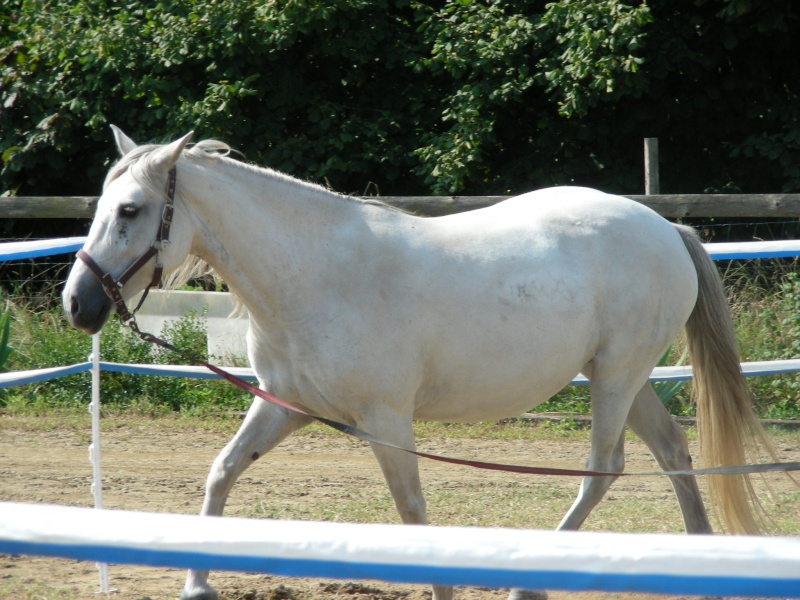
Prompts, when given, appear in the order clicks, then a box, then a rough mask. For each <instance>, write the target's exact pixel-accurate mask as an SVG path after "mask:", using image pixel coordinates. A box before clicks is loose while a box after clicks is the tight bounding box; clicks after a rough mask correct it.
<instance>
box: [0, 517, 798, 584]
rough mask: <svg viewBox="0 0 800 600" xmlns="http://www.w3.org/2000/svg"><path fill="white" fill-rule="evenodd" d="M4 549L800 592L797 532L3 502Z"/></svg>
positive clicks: (324, 572)
mask: <svg viewBox="0 0 800 600" xmlns="http://www.w3.org/2000/svg"><path fill="white" fill-rule="evenodd" d="M0 553H5V554H30V555H38V556H58V557H63V558H72V559H79V560H95V561H97V560H103V561H107V562H110V563H121V564H138V565H149V566H160V567H176V568H197V569H213V570H226V571H245V572H261V573H271V574H276V575H287V576H293V577H332V578H337V579H381V580H384V581H394V582H404V583H434V584H439V585H459V586H480V587H489V588H507V587H520V588H524V589H550V590H570V591H585V590H600V591H608V592H622V591H625V592H647V593H657V594H680V595H698V596H701V595H711V596H715V597H719V596H759V597H781V598H800V539H798V538H787V537H744V536H686V535H667V534H655V535H654V534H647V535H645V534H620V533H597V532H591V533H588V532H553V531H532V530H519V529H489V528H462V527H409V526H403V525H354V524H349V523H320V522H307V521H273V520H265V519H257V520H254V519H239V518H232V517H229V518H225V519H219V518H209V517H198V516H190V515H175V514H163V513H160V514H159V513H137V512H127V511H106V510H101V511H97V510H92V509H86V508H70V507H58V506H46V505H31V504H11V503H7V504H3V503H0Z"/></svg>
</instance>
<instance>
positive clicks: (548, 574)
mask: <svg viewBox="0 0 800 600" xmlns="http://www.w3.org/2000/svg"><path fill="white" fill-rule="evenodd" d="M0 553H2V554H9V555H30V556H51V557H60V558H70V559H74V560H83V561H95V562H103V563H109V564H128V565H143V566H148V567H169V568H179V569H202V570H206V569H208V570H215V571H234V572H242V573H269V574H272V575H282V576H286V577H325V578H332V579H359V580H362V579H374V580H379V581H389V582H394V583H409V584H432V585H458V586H471V587H487V588H509V587H516V588H522V589H547V590H566V591H574V592H581V591H586V590H595V591H602V592H640V593H651V594H670V595H673V594H674V595H691V596H707V595H710V596H714V597H726V596H758V597H761V598H778V597H780V598H800V580H798V579H785V578H774V579H773V578H763V577H747V576H745V575H742V576H739V577H735V576H729V575H728V576H725V575H715V574H709V575H706V576H695V575H680V574H651V573H625V572H613V571H605V572H601V573H597V572H582V571H580V570H573V571H566V570H565V571H548V570H543V571H540V570H537V569H536V566H535V565H531V568H530V570H525V571H521V570H517V569H501V568H486V569H481V568H476V567H475V566H470V567H469V568H463V567H452V566H429V565H424V564H398V565H393V564H385V563H369V562H356V561H343V560H342V561H339V560H326V561H323V560H315V559H302V558H296V559H288V558H280V557H275V556H269V557H265V556H250V555H221V554H220V555H215V554H208V553H203V552H180V551H173V550H167V551H160V550H154V549H148V548H126V547H124V546H104V545H97V546H94V545H82V544H81V545H69V544H56V543H52V544H42V543H27V542H16V541H6V540H2V539H0Z"/></svg>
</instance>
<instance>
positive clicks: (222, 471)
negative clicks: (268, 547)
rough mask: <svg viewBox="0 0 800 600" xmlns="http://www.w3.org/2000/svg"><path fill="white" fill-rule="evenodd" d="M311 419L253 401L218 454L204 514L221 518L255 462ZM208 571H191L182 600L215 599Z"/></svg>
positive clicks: (258, 400)
mask: <svg viewBox="0 0 800 600" xmlns="http://www.w3.org/2000/svg"><path fill="white" fill-rule="evenodd" d="M310 420H311V419H310V417H307V416H305V415H300V414H298V413H293V412H289V411H287V410H285V409H283V408H281V407H279V406H275V405H274V404H270V403H268V402H266V401H264V400H262V399H260V398H256V399H254V400H253V404H252V405H251V406H250V410H248V411H247V416H246V417H245V419H244V422H243V423H242V425H241V427H240V428H239V431H238V432H237V433H236V435H235V436H234V437H233V439H232V440H231V441H230V442H228V444H227V445H226V446H225V448H223V450H222V452H220V453H219V455H218V456H217V458H216V459H214V463H213V464H212V465H211V470H210V472H209V474H208V480H207V481H206V496H205V500H204V501H203V508H202V511H201V514H202V515H207V516H219V515H221V514H222V511H223V508H224V507H225V501H226V500H227V498H228V494H229V493H230V490H231V488H232V487H233V484H234V483H235V482H236V479H237V478H238V477H239V475H241V474H242V472H243V471H244V470H245V469H246V468H247V467H248V466H250V465H251V464H252V463H253V461H255V460H256V459H258V458H259V457H260V456H263V455H264V454H265V453H266V452H268V451H269V450H271V449H272V448H274V447H275V446H277V445H278V444H279V443H280V442H281V440H283V439H285V438H286V436H288V435H289V434H290V433H292V432H293V431H296V430H297V429H299V428H301V427H303V426H304V425H307V424H308V423H309V422H310ZM207 580H208V571H194V570H192V571H189V574H188V575H187V576H186V583H185V584H184V586H183V591H182V592H181V598H182V599H183V600H216V598H218V595H217V592H216V591H215V590H214V589H213V588H212V587H211V586H209V585H208V581H207Z"/></svg>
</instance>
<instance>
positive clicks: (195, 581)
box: [63, 128, 760, 600]
mask: <svg viewBox="0 0 800 600" xmlns="http://www.w3.org/2000/svg"><path fill="white" fill-rule="evenodd" d="M114 135H115V138H116V142H117V145H118V147H119V150H120V152H121V153H122V159H121V160H120V161H119V162H118V163H117V164H116V165H115V166H114V167H113V168H112V169H111V170H110V172H109V174H108V176H107V179H106V181H105V186H104V190H103V195H102V197H101V198H100V201H99V203H98V205H97V213H96V216H95V219H94V222H93V224H92V227H91V230H90V232H89V237H88V241H87V242H86V245H85V247H84V250H85V252H86V253H87V254H88V255H90V256H92V257H93V258H94V261H95V262H96V265H99V267H100V268H101V269H102V270H104V271H105V272H106V273H109V274H110V275H111V276H112V277H113V278H115V279H116V278H119V277H120V274H121V273H123V271H125V270H126V269H127V268H128V266H129V265H131V263H133V262H134V261H136V260H137V257H141V256H142V255H143V254H145V253H146V252H147V251H148V248H149V247H150V246H151V244H152V243H153V238H154V237H155V233H156V231H157V230H159V228H160V227H161V225H160V223H161V216H162V208H163V206H164V204H165V195H164V192H163V190H164V186H165V182H166V181H167V177H168V171H169V170H170V169H171V168H172V167H177V189H176V192H175V213H174V222H173V223H172V226H171V238H170V243H169V244H168V245H165V247H164V248H163V249H161V248H160V247H159V248H158V250H159V252H158V256H156V257H154V258H152V259H148V260H147V262H146V263H145V264H144V265H143V267H142V268H141V270H140V271H139V272H137V273H135V274H134V275H133V276H131V277H130V280H129V281H128V282H127V283H126V284H125V286H124V288H123V289H122V295H123V296H124V298H125V299H126V300H127V299H130V298H131V297H132V296H134V295H135V294H136V293H137V292H139V291H140V290H142V289H143V288H145V287H146V286H147V285H148V284H149V283H150V281H151V279H152V277H153V270H154V268H155V261H160V263H161V264H162V265H163V269H164V272H165V273H170V272H173V271H176V270H177V269H179V267H181V266H182V265H184V264H185V261H187V259H189V260H191V259H196V258H199V259H202V260H203V261H207V263H208V264H210V265H211V266H212V267H213V268H214V270H215V271H216V272H217V273H218V274H219V275H220V276H221V277H222V278H223V279H224V280H225V281H226V282H227V284H228V285H229V286H230V288H231V289H232V290H233V291H235V293H236V294H237V295H238V296H239V298H240V299H241V301H242V302H243V303H244V305H245V306H246V307H247V308H248V310H249V312H250V329H249V332H248V334H247V347H248V354H249V360H250V363H251V365H252V366H253V368H254V370H255V372H256V374H257V376H258V380H259V384H260V387H261V388H263V389H265V390H268V391H269V392H270V393H272V394H274V395H276V396H278V397H279V398H281V399H283V400H284V401H286V402H288V403H290V404H292V405H294V406H297V407H300V408H302V409H303V410H305V411H307V412H308V413H311V414H314V415H319V416H323V417H327V418H329V419H334V420H337V421H341V422H344V423H348V424H352V425H355V426H357V427H359V428H361V429H363V430H366V431H368V432H370V433H371V434H373V435H374V436H376V437H378V438H382V439H383V440H385V441H388V442H391V443H393V444H397V445H399V446H403V447H406V448H412V449H413V448H414V435H413V432H412V421H413V420H414V419H426V420H437V421H451V422H466V421H478V420H487V419H488V420H494V419H501V418H504V417H509V416H514V415H519V414H520V413H522V412H524V411H526V410H528V409H530V408H531V407H533V406H536V405H538V404H540V403H542V402H544V401H546V400H547V399H548V398H550V397H551V396H552V395H553V394H555V393H556V392H557V391H558V390H560V389H561V388H562V387H564V386H565V385H566V384H568V383H569V382H570V380H571V379H572V378H573V377H574V376H575V375H576V374H577V373H583V374H584V375H586V377H588V378H589V379H590V381H591V403H592V414H593V423H592V430H591V452H590V454H589V458H588V461H587V463H586V466H587V468H588V469H591V470H595V471H604V472H614V473H617V472H621V471H622V470H623V467H624V455H623V442H624V433H623V429H624V427H625V425H626V423H627V425H628V426H629V427H630V428H631V429H632V430H633V431H634V432H635V433H636V434H637V435H638V436H639V437H641V439H642V440H644V442H645V443H646V444H647V446H648V447H649V449H650V450H651V452H652V454H653V456H654V457H655V459H656V461H657V462H658V464H659V465H660V466H661V467H662V468H663V469H665V470H670V471H673V470H684V469H690V468H691V466H692V461H691V457H690V456H689V452H688V446H687V442H686V437H685V435H684V433H683V431H682V430H681V428H680V427H679V426H677V425H676V424H675V422H674V421H673V420H672V419H671V418H670V416H669V414H668V413H667V411H666V410H665V409H664V407H663V406H662V404H661V403H660V402H659V400H658V398H657V397H656V395H655V393H654V392H653V389H652V387H651V385H650V384H649V382H648V376H649V375H650V373H651V371H652V369H653V367H654V365H655V364H656V363H657V361H658V359H659V357H661V356H662V354H663V353H664V351H665V350H666V348H667V347H668V346H669V345H670V343H671V342H672V341H673V340H674V338H675V336H676V335H677V334H678V333H679V331H680V330H681V328H682V327H684V326H685V327H686V330H687V337H688V342H689V345H690V349H691V356H692V363H693V365H694V369H695V376H696V381H695V391H696V396H697V402H698V414H699V419H700V423H701V427H700V440H701V445H702V448H703V450H702V452H703V454H704V455H703V460H704V462H705V466H717V465H728V464H742V463H744V462H745V459H746V457H745V451H744V448H745V445H746V444H745V442H746V441H747V440H748V439H749V437H750V435H749V434H748V433H747V432H750V433H752V432H756V433H758V432H760V429H759V426H758V423H757V421H756V420H755V418H754V416H753V413H752V411H751V408H750V398H749V395H748V392H747V389H746V387H745V385H744V381H743V379H742V376H741V374H740V369H739V361H738V356H737V352H736V348H735V342H734V337H733V327H732V323H731V319H730V316H729V314H728V309H727V306H726V303H725V298H724V295H723V291H722V287H721V283H720V280H719V276H718V274H717V272H716V269H715V267H714V265H713V263H712V262H711V261H710V259H709V257H708V256H707V254H706V252H705V251H704V249H703V248H702V246H701V245H700V243H699V241H698V239H697V238H696V236H695V235H694V234H693V233H692V232H691V231H690V230H689V229H688V228H685V227H680V226H674V225H672V224H670V223H669V222H667V221H666V220H664V219H663V218H661V217H660V216H659V215H657V214H656V213H655V212H653V211H652V210H650V209H649V208H646V207H645V206H643V205H641V204H638V203H636V202H633V201H630V200H627V199H625V198H621V197H619V196H612V195H608V194H605V193H601V192H599V191H595V190H591V189H584V188H574V187H564V188H552V189H544V190H540V191H536V192H531V193H528V194H523V195H521V196H517V197H515V198H512V199H509V200H507V201H505V202H502V203H500V204H497V205H495V206H492V207H490V208H485V209H481V210H475V211H472V212H467V213H462V214H456V215H452V216H447V217H439V218H421V217H418V216H414V215H411V214H406V213H404V212H402V211H398V210H395V209H392V208H390V207H387V206H385V205H382V204H380V203H379V202H374V201H363V200H359V199H355V198H350V197H345V196H342V195H339V194H336V193H333V192H331V191H328V190H326V189H323V188H321V187H319V186H316V185H312V184H309V183H305V182H301V181H298V180H296V179H293V178H291V177H288V176H285V175H282V174H279V173H277V172H274V171H271V170H268V169H262V168H257V167H254V166H250V165H247V164H244V163H242V162H239V161H236V160H232V159H230V158H227V157H225V156H223V155H222V153H220V152H219V150H220V149H225V148H227V146H225V145H224V144H221V143H220V142H208V141H206V142H201V143H199V144H197V145H195V146H194V147H192V148H187V142H188V141H189V139H190V137H191V134H188V135H186V136H184V137H183V138H181V139H179V140H177V141H175V142H173V143H170V144H167V145H162V146H137V145H136V144H135V143H134V142H133V141H132V140H131V139H129V138H128V137H127V136H126V135H125V134H124V133H122V132H121V131H119V130H118V129H116V128H114ZM140 262H141V261H140ZM126 279H127V277H126ZM63 300H64V307H65V310H66V313H67V316H68V318H69V320H70V322H71V323H72V324H73V325H74V326H75V327H77V328H79V329H81V330H83V331H85V332H87V333H94V332H97V331H98V330H99V329H100V328H101V327H102V326H103V324H104V322H105V321H106V319H107V317H108V315H109V313H110V310H111V307H112V301H111V300H110V298H109V296H108V295H107V293H106V292H105V291H104V288H103V287H102V286H101V284H100V283H99V281H98V279H97V277H96V276H95V274H93V272H92V271H91V270H90V269H89V268H88V267H87V265H86V264H84V263H83V262H81V261H78V262H77V263H76V264H75V265H74V267H73V269H72V271H71V273H70V276H69V280H68V281H67V284H66V287H65V289H64V294H63ZM310 421H311V419H310V418H309V417H307V416H304V415H300V414H297V413H293V412H290V411H287V410H285V409H283V408H280V407H278V406H275V405H273V404H270V403H268V402H265V401H263V400H261V399H258V398H256V399H254V401H253V404H252V406H251V407H250V409H249V411H248V413H247V417H246V418H245V420H244V422H243V424H242V426H241V428H240V430H239V431H238V433H237V434H236V436H235V437H234V438H233V439H232V441H231V442H230V443H229V444H228V445H227V446H226V447H225V448H224V449H223V450H222V452H221V453H220V454H219V456H218V457H217V458H216V460H215V461H214V463H213V465H212V467H211V471H210V474H209V476H208V481H207V486H206V495H205V501H204V503H203V508H202V514H204V515H220V514H221V513H222V511H223V506H224V504H225V500H226V497H227V496H228V492H229V491H230V489H231V487H232V486H233V483H234V482H235V480H236V478H237V477H238V476H239V475H240V474H241V473H242V472H243V471H244V470H245V469H246V468H247V467H248V466H249V465H250V464H251V463H252V462H253V461H255V460H256V459H258V458H259V457H261V456H263V455H264V454H265V453H266V452H268V451H269V450H270V449H271V448H273V447H275V446H276V445H277V444H278V443H279V442H280V441H281V440H283V439H284V438H285V437H286V436H288V435H289V434H290V433H292V432H293V431H295V430H297V429H299V428H301V427H303V426H304V425H306V424H308V423H309V422H310ZM372 450H373V452H374V453H375V456H376V458H377V460H378V462H379V464H380V467H381V469H382V470H383V474H384V476H385V478H386V481H387V483H388V485H389V488H390V490H391V493H392V496H393V498H394V501H395V505H396V507H397V510H398V512H399V514H400V517H401V519H402V521H403V522H404V523H425V522H426V515H425V501H424V499H423V496H422V491H421V487H420V480H419V472H418V467H417V459H416V457H415V456H413V455H411V454H408V453H406V452H402V451H398V450H393V449H391V448H387V447H383V446H379V445H373V447H372ZM614 479H615V478H614V477H611V476H608V477H586V478H584V480H583V481H582V483H581V487H580V493H579V494H578V497H577V499H576V500H575V503H574V504H573V505H572V507H571V508H570V510H569V512H568V513H567V514H566V516H565V517H564V518H563V520H562V521H561V523H560V525H559V529H565V530H568V529H577V528H578V527H580V525H581V524H582V523H583V521H584V519H586V517H587V515H588V514H589V512H590V511H591V510H592V508H593V507H594V506H595V505H596V504H597V503H598V502H599V501H600V499H601V498H602V497H603V495H604V494H605V492H606V491H607V490H608V488H609V486H610V485H611V483H612V482H613V481H614ZM671 482H672V485H673V488H674V490H675V493H676V495H677V498H678V502H679V504H680V508H681V511H682V514H683V519H684V524H685V527H686V530H687V532H689V533H710V532H711V526H710V524H709V520H708V518H707V515H706V511H705V509H704V507H703V502H702V499H701V495H700V492H699V489H698V486H697V484H696V481H695V478H694V477H693V476H686V475H683V476H672V477H671ZM712 484H713V485H711V493H712V495H711V499H712V504H713V505H714V506H715V507H716V508H718V509H719V512H720V514H721V517H722V520H723V523H724V524H725V526H726V528H727V529H729V530H731V531H734V532H747V533H753V532H755V531H756V530H757V528H758V519H757V518H756V515H755V514H754V512H753V511H752V509H751V505H752V504H753V502H752V499H751V498H749V493H752V489H751V488H750V485H749V481H748V480H747V479H746V477H742V476H728V477H716V478H714V479H713V481H712ZM207 577H208V572H200V571H190V572H189V574H188V577H187V580H186V585H185V587H184V589H183V594H182V596H183V597H184V598H187V599H188V598H191V599H197V598H206V599H208V598H216V597H217V594H216V592H215V591H214V589H213V588H212V587H210V586H209V584H208V583H207ZM525 595H526V593H525V592H522V591H519V590H514V591H512V597H523V596H525ZM451 597H452V588H449V587H434V598H435V600H445V599H449V598H451Z"/></svg>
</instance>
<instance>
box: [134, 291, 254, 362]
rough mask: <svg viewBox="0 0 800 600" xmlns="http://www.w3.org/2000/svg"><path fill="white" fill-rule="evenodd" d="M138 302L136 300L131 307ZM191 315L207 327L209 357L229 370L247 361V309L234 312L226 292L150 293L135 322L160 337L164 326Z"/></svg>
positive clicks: (232, 303) (235, 309) (136, 299)
mask: <svg viewBox="0 0 800 600" xmlns="http://www.w3.org/2000/svg"><path fill="white" fill-rule="evenodd" d="M138 301H139V300H138V296H137V297H136V298H135V299H134V300H133V301H132V304H133V306H136V304H137V303H138ZM192 311H193V312H194V314H195V315H196V317H197V318H198V319H200V320H201V321H203V322H205V324H206V327H207V333H208V355H209V356H210V357H213V358H214V359H215V360H216V361H217V362H219V363H221V364H224V365H228V366H230V365H232V364H233V363H234V362H237V361H239V362H240V361H244V360H246V358H247V344H246V342H245V334H246V333H247V327H248V325H249V322H250V318H249V315H248V312H247V309H245V308H244V307H242V308H241V309H237V308H236V306H235V304H234V301H233V299H232V297H231V294H229V293H228V292H191V291H182V290H153V291H151V292H150V294H149V295H148V296H147V299H146V300H145V302H144V304H143V305H142V307H141V308H140V309H139V312H138V313H136V321H137V322H138V324H139V327H140V328H141V330H142V331H146V332H148V333H152V334H153V335H157V336H160V335H161V334H162V332H163V330H164V326H165V325H166V324H168V323H169V324H174V323H176V322H177V321H179V320H180V319H182V318H184V317H185V316H186V315H187V314H189V313H190V312H192Z"/></svg>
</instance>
